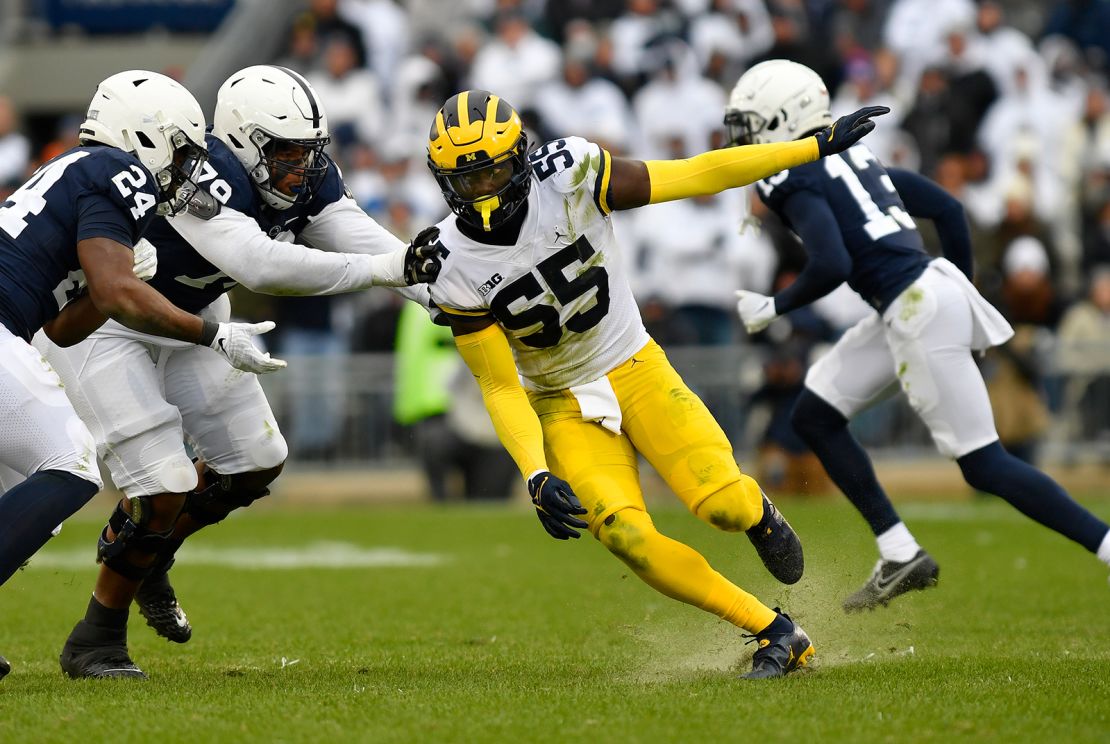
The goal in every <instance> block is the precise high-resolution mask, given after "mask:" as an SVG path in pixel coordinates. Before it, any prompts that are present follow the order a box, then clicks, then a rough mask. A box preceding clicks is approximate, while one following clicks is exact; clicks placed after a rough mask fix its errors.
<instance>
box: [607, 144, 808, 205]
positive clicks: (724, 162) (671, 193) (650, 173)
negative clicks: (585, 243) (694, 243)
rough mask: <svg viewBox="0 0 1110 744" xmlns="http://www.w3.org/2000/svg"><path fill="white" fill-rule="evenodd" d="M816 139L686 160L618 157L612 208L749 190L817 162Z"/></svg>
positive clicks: (714, 152)
mask: <svg viewBox="0 0 1110 744" xmlns="http://www.w3.org/2000/svg"><path fill="white" fill-rule="evenodd" d="M818 155H819V152H818V147H817V140H816V139H815V138H814V137H806V138H805V139H801V140H794V141H791V142H779V143H774V144H768V145H747V146H744V147H729V148H725V149H723V150H711V151H710V152H704V153H702V154H701V155H695V156H694V157H692V158H686V159H685V160H649V161H646V162H644V161H639V160H626V159H623V158H613V162H612V175H611V176H610V186H609V188H610V201H609V203H610V204H611V205H612V208H613V209H634V208H636V207H642V206H644V205H645V204H658V203H659V202H665V201H673V200H675V199H686V198H688V197H692V196H706V195H709V194H716V193H719V192H721V191H724V190H726V189H731V188H736V187H738V186H745V185H747V184H749V183H755V182H756V181H758V180H760V179H762V178H767V177H768V176H773V175H774V174H776V173H778V172H779V171H781V170H786V169H788V168H794V167H796V166H799V165H802V164H804V163H809V162H812V161H814V160H816V159H817V157H818Z"/></svg>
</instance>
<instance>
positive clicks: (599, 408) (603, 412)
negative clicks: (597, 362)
mask: <svg viewBox="0 0 1110 744" xmlns="http://www.w3.org/2000/svg"><path fill="white" fill-rule="evenodd" d="M570 393H571V395H573V396H574V397H575V399H576V400H577V401H578V406H579V407H580V408H581V409H582V420H583V421H596V422H598V423H599V424H601V425H602V426H604V427H605V428H606V429H608V430H609V431H611V432H613V433H614V434H620V433H621V405H620V403H619V402H618V401H617V393H616V391H614V390H613V385H612V383H610V382H609V378H608V377H599V378H598V379H596V380H594V381H593V382H586V383H583V384H581V385H575V386H574V387H572V388H571V389H570Z"/></svg>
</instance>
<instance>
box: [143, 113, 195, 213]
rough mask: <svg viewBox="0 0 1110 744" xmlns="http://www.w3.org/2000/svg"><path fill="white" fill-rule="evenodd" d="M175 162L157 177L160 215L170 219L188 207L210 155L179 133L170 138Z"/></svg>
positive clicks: (182, 133)
mask: <svg viewBox="0 0 1110 744" xmlns="http://www.w3.org/2000/svg"><path fill="white" fill-rule="evenodd" d="M169 141H170V144H171V146H172V147H173V160H172V161H171V162H170V164H169V165H167V166H166V167H165V168H163V169H162V170H160V171H158V172H157V173H156V174H155V175H154V179H155V181H157V182H158V192H159V198H158V210H157V211H158V214H159V215H161V216H163V217H169V216H172V215H175V214H178V213H179V212H181V211H182V210H184V209H185V207H186V206H188V204H189V201H190V200H191V199H192V198H193V196H194V195H195V194H196V193H197V189H198V188H199V186H198V184H199V181H200V172H201V169H202V168H204V163H205V162H206V161H207V160H208V151H207V150H206V149H205V148H203V147H201V146H200V145H198V144H196V143H195V142H193V141H192V140H190V139H189V138H188V136H186V134H185V133H184V132H182V131H181V130H178V131H176V132H174V133H173V134H171V135H170V136H169Z"/></svg>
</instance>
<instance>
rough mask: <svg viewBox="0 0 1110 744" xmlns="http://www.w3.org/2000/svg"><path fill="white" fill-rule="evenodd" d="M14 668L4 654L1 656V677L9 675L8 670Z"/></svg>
mask: <svg viewBox="0 0 1110 744" xmlns="http://www.w3.org/2000/svg"><path fill="white" fill-rule="evenodd" d="M11 670H12V665H11V664H9V663H8V660H7V659H5V658H4V657H3V656H0V679H4V677H7V676H8V672H10V671H11Z"/></svg>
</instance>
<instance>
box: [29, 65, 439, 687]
mask: <svg viewBox="0 0 1110 744" xmlns="http://www.w3.org/2000/svg"><path fill="white" fill-rule="evenodd" d="M213 124H214V128H213V131H212V132H211V133H210V134H208V135H207V137H206V138H205V141H206V142H207V147H208V160H207V162H206V163H204V165H203V167H202V169H201V170H200V172H199V175H198V177H197V180H198V182H199V190H198V191H197V192H196V193H195V194H194V195H193V197H192V199H191V201H190V204H189V209H188V211H187V212H185V213H183V214H179V215H177V216H175V217H173V218H172V219H156V220H155V221H154V222H153V224H152V225H151V226H150V229H149V230H148V231H147V233H146V238H147V239H148V240H149V241H150V242H151V243H152V244H153V245H154V246H155V247H156V248H157V252H158V273H157V274H156V275H155V276H154V278H153V279H152V280H151V282H150V283H151V286H152V287H154V288H155V289H157V290H158V291H160V292H162V293H163V294H164V295H165V296H166V297H168V298H170V299H171V300H172V301H173V302H175V303H176V304H178V305H179V306H180V307H182V308H185V309H186V310H189V311H190V312H196V313H199V314H200V316H201V317H203V318H206V319H209V320H211V321H213V322H215V321H223V320H226V319H227V318H228V317H229V314H230V303H229V301H228V298H227V292H228V290H229V289H231V288H232V287H234V286H235V285H236V284H238V283H241V284H243V285H244V286H246V287H247V288H249V289H251V290H252V291H255V292H262V293H268V294H280V295H320V294H333V293H337V292H348V291H354V290H359V289H365V288H367V287H370V286H374V285H379V286H391V287H398V288H401V289H399V291H400V293H401V294H402V295H404V296H406V297H408V298H411V299H414V300H417V301H420V302H422V304H423V305H424V306H425V307H428V292H427V289H426V288H425V287H412V288H406V286H407V285H410V284H414V283H416V282H423V281H427V280H428V279H429V278H432V277H433V276H434V272H435V269H436V268H437V267H438V259H437V258H435V257H434V256H431V257H426V256H424V254H423V249H424V248H427V249H429V250H432V248H431V246H430V244H431V243H434V237H435V235H436V233H435V231H434V230H429V231H425V232H424V233H422V234H421V235H420V236H418V237H417V241H415V242H414V243H415V244H414V246H410V247H407V246H406V245H405V244H404V243H402V242H401V241H400V240H398V239H397V238H395V237H394V236H393V235H392V234H390V233H389V232H388V231H386V230H385V229H384V228H382V227H381V226H380V225H378V224H377V223H376V222H375V221H374V220H372V219H371V218H370V217H368V216H367V215H366V214H365V213H364V212H363V211H362V210H361V209H360V208H359V207H358V205H357V204H356V203H355V201H354V200H353V199H352V198H351V197H350V194H349V193H348V192H347V190H346V188H345V186H344V184H343V177H342V174H341V173H340V172H339V169H338V168H337V167H336V165H335V163H334V162H332V161H331V159H330V158H329V157H328V156H327V155H326V154H324V152H323V149H324V146H325V145H326V144H327V143H328V136H329V135H328V122H327V116H326V114H325V112H324V109H323V106H322V104H321V102H320V99H319V97H318V96H317V94H316V92H315V91H314V90H313V89H312V88H311V87H310V86H309V84H308V83H307V82H306V81H305V80H304V78H303V77H301V76H300V75H299V74H297V73H296V72H293V71H292V70H287V69H284V68H280V67H271V66H255V67H249V68H246V69H244V70H241V71H239V72H237V73H235V74H233V75H232V76H231V77H229V78H228V80H227V81H226V82H225V83H224V85H223V86H222V87H221V88H220V90H219V93H218V95H217V102H216V110H215V116H214V119H213ZM294 240H296V241H297V243H294ZM301 243H303V245H302V244H301ZM306 246H310V247H306ZM316 249H320V250H316ZM339 251H344V252H339ZM91 322H93V323H94V324H95V323H96V319H95V318H93V319H92V321H91ZM55 340H56V339H55ZM36 345H37V346H38V347H39V348H40V349H41V350H42V351H43V353H44V355H45V356H46V358H47V359H48V360H49V361H50V362H51V364H52V365H55V369H57V370H58V374H59V375H60V376H61V379H62V381H63V382H64V383H65V386H66V390H67V392H68V394H69V396H70V398H71V399H72V400H73V401H74V406H75V407H76V409H77V412H78V414H79V415H80V416H81V418H82V419H83V420H84V421H85V422H86V424H87V425H88V427H89V429H90V430H91V432H92V435H93V438H94V440H95V445H96V447H97V450H98V452H99V454H100V456H101V458H102V459H103V460H104V462H105V464H106V465H107V467H108V469H109V470H110V472H111V473H112V479H113V481H114V483H115V484H116V486H117V487H118V488H119V489H120V490H122V491H123V494H124V498H123V499H122V500H121V501H120V503H119V505H118V506H117V508H116V509H115V511H114V512H113V514H112V515H111V517H110V519H109V520H108V525H107V526H106V527H105V528H104V531H103V533H102V535H101V538H100V540H99V544H98V548H97V555H98V559H99V561H100V563H101V567H100V573H99V576H98V578H97V582H96V586H95V589H94V592H93V596H92V599H91V600H90V601H89V605H88V608H87V610H86V614H85V617H84V619H82V620H81V621H79V622H78V623H77V625H76V627H75V628H74V630H73V632H72V633H71V634H70V636H69V639H68V640H67V642H66V644H65V648H64V649H63V651H62V655H61V664H62V668H63V670H64V671H65V672H66V673H67V674H69V675H70V676H71V677H75V678H76V677H143V676H145V675H144V674H143V672H142V671H141V670H140V669H139V668H138V667H137V666H136V665H135V664H134V662H133V661H132V660H131V658H130V657H129V655H128V652H127V616H128V608H129V606H130V605H131V603H132V601H137V604H138V606H139V610H140V612H141V613H142V614H143V616H144V617H145V618H146V620H147V623H148V624H149V625H151V627H153V628H154V629H155V630H156V631H157V632H158V633H159V634H160V635H162V636H164V637H166V638H168V639H170V640H172V641H175V642H178V643H184V642H186V641H188V640H189V638H190V637H191V635H192V628H191V626H190V625H189V622H188V619H187V617H186V615H185V612H184V611H183V610H182V608H181V606H180V604H179V603H178V601H177V597H176V595H175V593H174V590H173V587H172V586H171V584H170V581H169V577H168V574H167V572H168V571H169V568H170V566H171V564H172V563H173V559H174V554H175V552H176V550H177V549H178V548H179V547H180V546H181V544H182V542H183V541H184V540H185V538H186V537H188V536H189V535H190V534H192V533H194V532H196V531H197V530H199V529H201V528H203V527H205V526H207V525H211V524H215V523H217V522H220V521H221V520H223V519H225V518H226V517H227V516H228V514H229V513H230V512H231V511H233V510H234V509H237V508H240V507H244V506H249V505H250V504H251V503H252V502H254V501H255V500H256V499H258V498H261V497H263V496H265V495H266V494H268V493H269V490H268V486H269V485H270V483H271V482H272V481H273V480H274V478H276V477H277V475H278V474H279V473H280V472H281V469H282V467H283V465H284V463H285V459H286V456H287V454H288V448H287V446H286V442H285V439H284V438H283V437H282V435H281V432H280V431H279V429H278V426H277V422H276V420H275V417H274V414H273V412H272V410H271V409H270V405H269V403H268V402H267V400H266V397H265V395H264V393H263V391H262V387H261V385H260V384H259V382H258V379H257V377H256V376H254V375H249V374H231V375H229V374H228V371H227V367H226V364H224V363H223V362H222V360H221V359H220V358H219V357H217V356H216V355H214V354H212V353H211V352H210V351H209V350H207V349H199V348H196V347H194V346H190V345H188V344H183V343H178V342H175V341H173V340H171V339H166V338H157V337H155V336H152V335H148V334H143V333H136V332H135V331H133V330H131V329H128V328H125V327H124V326H122V325H120V324H117V323H114V322H112V321H109V322H107V323H105V324H104V325H103V327H102V328H100V329H99V330H98V331H96V332H95V333H93V334H92V335H91V336H90V337H89V338H88V339H87V340H85V341H83V342H82V343H79V344H77V345H75V346H71V347H69V348H62V346H61V345H60V344H57V343H53V342H51V341H50V340H48V339H44V338H41V337H40V338H39V339H37V340H36ZM121 364H122V365H126V366H127V368H128V375H127V377H126V378H121V377H120V375H119V374H118V369H119V368H120V365H121ZM184 441H188V443H189V444H190V445H191V446H192V449H193V452H194V453H195V454H196V455H197V456H198V458H199V460H198V463H197V465H196V466H194V463H193V462H192V461H191V460H190V458H189V454H188V452H187V451H186V449H185V445H184V444H183V442H184ZM198 471H199V472H198ZM136 514H138V515H139V518H136V516H135V515H136Z"/></svg>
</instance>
